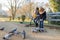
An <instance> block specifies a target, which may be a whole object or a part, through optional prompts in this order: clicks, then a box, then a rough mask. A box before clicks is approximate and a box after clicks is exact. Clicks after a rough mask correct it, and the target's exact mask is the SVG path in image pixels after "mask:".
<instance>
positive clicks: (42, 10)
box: [39, 7, 46, 31]
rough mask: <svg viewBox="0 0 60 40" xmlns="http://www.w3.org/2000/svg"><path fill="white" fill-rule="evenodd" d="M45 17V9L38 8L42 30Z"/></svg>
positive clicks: (42, 29)
mask: <svg viewBox="0 0 60 40" xmlns="http://www.w3.org/2000/svg"><path fill="white" fill-rule="evenodd" d="M45 19H46V11H45V9H44V8H42V7H41V8H40V24H39V27H40V31H44V26H43V21H44V20H45Z"/></svg>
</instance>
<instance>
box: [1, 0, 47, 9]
mask: <svg viewBox="0 0 60 40" xmlns="http://www.w3.org/2000/svg"><path fill="white" fill-rule="evenodd" d="M32 2H44V3H46V2H48V0H32ZM0 4H2V9H3V10H8V9H7V8H6V7H5V6H4V5H8V3H7V0H0Z"/></svg>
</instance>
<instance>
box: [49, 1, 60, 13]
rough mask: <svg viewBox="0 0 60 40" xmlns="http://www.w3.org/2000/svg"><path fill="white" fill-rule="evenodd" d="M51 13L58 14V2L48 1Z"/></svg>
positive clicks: (59, 3)
mask: <svg viewBox="0 0 60 40" xmlns="http://www.w3.org/2000/svg"><path fill="white" fill-rule="evenodd" d="M49 2H50V7H51V8H52V11H53V12H60V0H49Z"/></svg>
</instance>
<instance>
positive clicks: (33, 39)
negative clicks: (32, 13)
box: [0, 22, 60, 40]
mask: <svg viewBox="0 0 60 40" xmlns="http://www.w3.org/2000/svg"><path fill="white" fill-rule="evenodd" d="M24 26H25V25H24V24H20V23H16V22H0V28H1V27H5V30H4V31H0V35H1V34H2V35H4V34H6V33H8V32H9V31H11V30H12V29H14V28H18V31H20V32H22V30H25V31H26V33H27V37H26V39H25V40H60V30H57V29H50V28H48V27H47V28H45V29H46V30H47V32H44V33H32V32H31V30H32V28H34V27H24ZM3 33H4V34H3ZM0 40H2V37H0ZM11 40H23V39H22V37H21V36H19V35H16V36H13V37H12V38H11Z"/></svg>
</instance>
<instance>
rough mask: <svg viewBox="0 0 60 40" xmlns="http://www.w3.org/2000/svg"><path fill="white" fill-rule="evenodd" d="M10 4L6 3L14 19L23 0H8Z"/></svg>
mask: <svg viewBox="0 0 60 40" xmlns="http://www.w3.org/2000/svg"><path fill="white" fill-rule="evenodd" d="M7 2H8V6H7V5H5V6H6V7H7V8H8V9H9V11H10V13H11V16H12V19H13V20H14V18H15V15H16V14H17V11H18V9H19V8H20V4H21V0H7Z"/></svg>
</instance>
